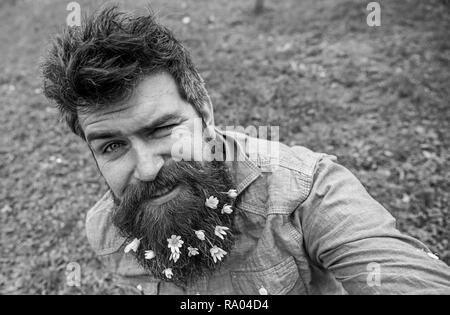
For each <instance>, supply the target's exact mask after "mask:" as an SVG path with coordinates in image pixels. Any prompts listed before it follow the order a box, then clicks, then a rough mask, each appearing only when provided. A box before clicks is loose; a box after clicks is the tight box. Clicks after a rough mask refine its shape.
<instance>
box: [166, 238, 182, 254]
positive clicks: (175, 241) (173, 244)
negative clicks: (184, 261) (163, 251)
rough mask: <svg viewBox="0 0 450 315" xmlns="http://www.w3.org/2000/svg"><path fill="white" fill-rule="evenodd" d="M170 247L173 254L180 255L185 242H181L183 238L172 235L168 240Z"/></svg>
mask: <svg viewBox="0 0 450 315" xmlns="http://www.w3.org/2000/svg"><path fill="white" fill-rule="evenodd" d="M167 243H168V247H169V248H170V250H171V251H172V253H175V252H177V253H179V252H180V248H181V247H182V246H183V244H184V242H183V241H182V240H181V236H177V235H172V236H171V237H170V238H168V239H167Z"/></svg>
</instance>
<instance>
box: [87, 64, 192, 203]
mask: <svg viewBox="0 0 450 315" xmlns="http://www.w3.org/2000/svg"><path fill="white" fill-rule="evenodd" d="M198 118H199V115H198V113H197V112H196V111H195V110H194V108H193V107H192V106H191V105H190V104H189V103H187V102H186V101H185V100H183V99H182V98H181V96H180V94H179V92H178V89H177V85H176V83H175V81H174V80H173V78H172V77H171V76H170V75H169V74H167V73H159V74H155V75H152V76H149V77H147V78H145V79H144V80H143V81H142V82H140V83H139V84H138V85H137V87H136V90H135V91H134V93H133V96H132V97H131V98H130V99H128V100H127V101H126V102H123V103H122V104H117V105H115V106H112V107H111V108H107V109H104V110H101V111H98V112H95V113H93V114H89V115H80V123H81V126H82V128H83V130H84V133H85V136H86V140H87V142H88V145H89V147H90V148H91V150H92V152H93V154H94V157H95V159H96V161H97V164H98V168H99V170H100V172H101V173H102V175H103V177H104V178H105V180H106V182H107V184H108V186H109V187H110V189H111V190H112V192H113V194H114V195H115V196H116V197H118V198H119V199H120V198H121V196H122V194H123V192H124V189H125V188H126V187H127V186H128V185H130V184H133V183H136V182H138V181H142V182H147V181H153V180H154V179H155V178H156V175H157V174H158V172H159V170H160V169H161V167H162V166H163V165H164V163H166V162H167V161H168V160H170V158H171V148H172V146H173V144H174V142H175V141H176V140H175V138H174V137H171V134H172V131H173V130H174V129H175V128H187V129H188V130H190V131H192V129H193V125H194V121H196V120H197V121H198ZM169 197H170V196H169ZM172 197H173V196H172ZM156 202H157V201H156Z"/></svg>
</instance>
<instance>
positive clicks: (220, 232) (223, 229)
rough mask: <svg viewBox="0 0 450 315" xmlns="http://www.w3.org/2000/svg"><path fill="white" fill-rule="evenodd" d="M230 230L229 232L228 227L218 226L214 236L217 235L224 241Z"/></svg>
mask: <svg viewBox="0 0 450 315" xmlns="http://www.w3.org/2000/svg"><path fill="white" fill-rule="evenodd" d="M228 230H229V228H227V227H226V226H220V225H218V226H216V228H215V229H214V234H215V235H216V236H218V237H219V238H221V239H224V237H223V236H226V235H227V232H226V231H228Z"/></svg>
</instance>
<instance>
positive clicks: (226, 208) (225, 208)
mask: <svg viewBox="0 0 450 315" xmlns="http://www.w3.org/2000/svg"><path fill="white" fill-rule="evenodd" d="M224 213H226V214H232V213H233V209H232V208H231V206H230V205H224V206H223V208H222V214H224Z"/></svg>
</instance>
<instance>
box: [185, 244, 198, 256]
mask: <svg viewBox="0 0 450 315" xmlns="http://www.w3.org/2000/svg"><path fill="white" fill-rule="evenodd" d="M188 251H189V253H188V256H189V257H191V256H195V255H198V254H199V252H198V248H195V247H191V246H189V247H188Z"/></svg>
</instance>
